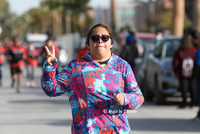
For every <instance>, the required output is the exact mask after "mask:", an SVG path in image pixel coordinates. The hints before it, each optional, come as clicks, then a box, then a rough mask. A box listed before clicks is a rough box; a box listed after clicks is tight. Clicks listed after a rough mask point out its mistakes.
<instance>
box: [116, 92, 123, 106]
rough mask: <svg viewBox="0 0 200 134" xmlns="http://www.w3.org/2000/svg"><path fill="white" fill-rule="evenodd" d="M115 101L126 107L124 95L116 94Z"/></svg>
mask: <svg viewBox="0 0 200 134" xmlns="http://www.w3.org/2000/svg"><path fill="white" fill-rule="evenodd" d="M113 97H114V100H115V101H116V102H117V104H118V105H120V106H122V105H124V95H123V94H122V93H117V94H114V96H113Z"/></svg>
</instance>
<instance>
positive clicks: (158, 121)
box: [0, 64, 200, 134]
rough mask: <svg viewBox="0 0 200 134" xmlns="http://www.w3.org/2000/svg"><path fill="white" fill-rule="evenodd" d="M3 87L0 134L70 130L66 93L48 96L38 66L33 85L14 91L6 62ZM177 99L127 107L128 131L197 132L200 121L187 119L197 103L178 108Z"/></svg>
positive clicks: (150, 133) (55, 133)
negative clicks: (133, 108) (41, 81)
mask: <svg viewBox="0 0 200 134" xmlns="http://www.w3.org/2000/svg"><path fill="white" fill-rule="evenodd" d="M3 73H4V74H3V77H4V79H3V84H4V85H3V87H0V99H1V101H0V134H70V133H71V122H72V117H71V107H70V105H69V102H68V97H67V94H64V95H62V96H59V97H55V98H51V97H48V96H46V95H45V93H44V92H43V90H42V89H41V86H40V77H41V73H42V70H41V68H37V71H36V73H35V75H36V83H37V86H36V87H35V88H31V87H26V85H25V76H26V71H25V70H24V72H23V83H22V88H21V89H20V91H21V93H20V94H17V93H16V91H15V88H11V87H10V85H11V77H10V72H9V66H8V65H7V64H6V65H5V67H4V71H3ZM177 105H178V99H174V100H172V99H169V103H168V104H167V105H163V106H162V105H159V106H158V105H155V104H154V103H153V102H145V103H144V104H143V105H142V106H141V107H140V108H138V109H137V110H131V111H128V119H129V123H130V126H131V129H132V131H131V134H199V133H200V123H197V122H193V121H191V119H192V118H194V117H195V115H196V112H197V110H198V108H197V107H194V108H192V109H191V108H185V109H178V108H177Z"/></svg>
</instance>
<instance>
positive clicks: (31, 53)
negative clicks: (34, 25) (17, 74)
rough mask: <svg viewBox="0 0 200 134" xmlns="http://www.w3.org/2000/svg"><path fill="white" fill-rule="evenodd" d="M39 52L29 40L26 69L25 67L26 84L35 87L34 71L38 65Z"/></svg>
mask: <svg viewBox="0 0 200 134" xmlns="http://www.w3.org/2000/svg"><path fill="white" fill-rule="evenodd" d="M39 55H40V52H39V51H38V50H37V49H36V48H35V46H34V44H33V43H32V42H29V44H28V49H27V59H26V69H27V80H26V85H27V86H32V87H35V81H34V73H35V68H36V67H37V66H38V61H37V57H38V56H39Z"/></svg>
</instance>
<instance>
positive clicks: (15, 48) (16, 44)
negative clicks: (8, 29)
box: [8, 36, 27, 93]
mask: <svg viewBox="0 0 200 134" xmlns="http://www.w3.org/2000/svg"><path fill="white" fill-rule="evenodd" d="M26 57H27V55H26V48H25V47H24V46H23V45H21V44H20V40H19V37H18V36H15V37H14V39H13V45H12V46H10V48H9V52H8V60H9V62H10V67H11V75H12V84H11V86H12V87H14V84H15V80H16V79H17V78H18V83H17V88H16V91H17V93H19V89H20V86H21V80H22V69H23V68H24V61H23V59H26Z"/></svg>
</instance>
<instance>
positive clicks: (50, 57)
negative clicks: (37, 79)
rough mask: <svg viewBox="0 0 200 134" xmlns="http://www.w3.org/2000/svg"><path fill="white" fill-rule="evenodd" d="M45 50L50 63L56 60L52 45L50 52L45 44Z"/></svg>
mask: <svg viewBox="0 0 200 134" xmlns="http://www.w3.org/2000/svg"><path fill="white" fill-rule="evenodd" d="M45 49H46V52H47V62H48V63H49V64H50V65H52V62H57V58H56V57H55V48H54V46H53V50H52V53H51V52H50V51H49V49H48V47H47V46H45Z"/></svg>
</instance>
